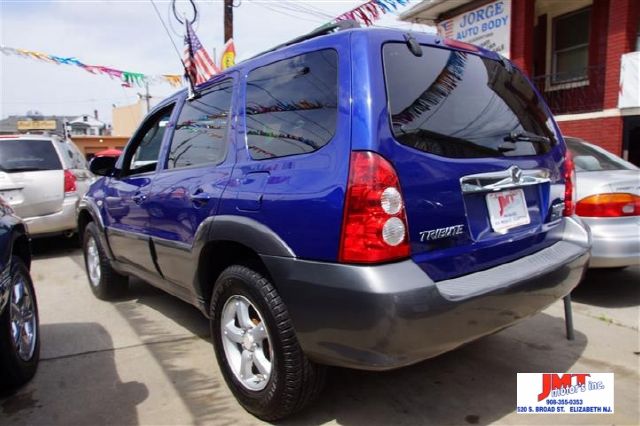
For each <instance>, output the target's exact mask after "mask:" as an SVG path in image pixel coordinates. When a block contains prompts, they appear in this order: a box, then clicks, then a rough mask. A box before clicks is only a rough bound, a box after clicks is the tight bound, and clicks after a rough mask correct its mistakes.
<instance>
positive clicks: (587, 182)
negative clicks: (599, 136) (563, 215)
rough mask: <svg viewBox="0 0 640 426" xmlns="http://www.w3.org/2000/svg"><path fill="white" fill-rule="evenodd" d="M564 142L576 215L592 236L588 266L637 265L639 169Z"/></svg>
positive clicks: (571, 141) (595, 150)
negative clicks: (570, 161) (573, 185)
mask: <svg viewBox="0 0 640 426" xmlns="http://www.w3.org/2000/svg"><path fill="white" fill-rule="evenodd" d="M565 141H566V142H567V146H568V147H569V150H570V151H571V153H572V154H573V162H574V164H575V168H576V201H577V202H576V214H577V215H578V216H581V217H582V219H583V220H584V222H586V223H587V224H588V225H589V226H590V227H591V233H592V236H593V247H592V249H591V263H590V267H592V268H621V267H626V266H630V265H636V264H638V263H640V169H638V167H636V166H634V165H633V164H631V163H629V162H627V161H625V160H623V159H621V158H619V157H617V156H615V155H613V154H611V153H609V152H607V151H605V150H604V149H602V148H600V147H597V146H595V145H592V144H590V143H586V142H585V141H583V140H581V139H577V138H571V137H566V138H565Z"/></svg>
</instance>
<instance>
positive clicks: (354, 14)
mask: <svg viewBox="0 0 640 426" xmlns="http://www.w3.org/2000/svg"><path fill="white" fill-rule="evenodd" d="M409 1H410V0H370V1H368V2H366V3H363V4H361V5H360V6H358V7H355V8H353V9H351V10H349V11H348V12H345V13H343V14H342V15H340V16H338V17H337V18H335V19H334V21H335V22H338V21H345V20H351V21H357V22H359V23H360V24H361V25H364V26H367V27H369V26H371V25H373V22H374V21H376V20H378V19H380V17H381V16H382V15H384V14H387V13H393V12H394V11H395V10H397V9H398V6H406V5H407V3H409Z"/></svg>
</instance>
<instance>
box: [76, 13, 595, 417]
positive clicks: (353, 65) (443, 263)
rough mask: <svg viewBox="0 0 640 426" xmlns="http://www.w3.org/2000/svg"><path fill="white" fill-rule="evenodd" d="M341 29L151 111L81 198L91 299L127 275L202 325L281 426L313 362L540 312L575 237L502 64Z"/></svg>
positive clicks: (471, 53)
mask: <svg viewBox="0 0 640 426" xmlns="http://www.w3.org/2000/svg"><path fill="white" fill-rule="evenodd" d="M345 26H347V27H348V25H345V24H341V25H337V26H335V27H329V28H325V29H322V30H318V31H316V32H314V33H311V34H310V35H308V36H305V37H301V38H299V39H296V40H293V41H292V42H290V43H287V44H285V45H282V46H279V47H278V48H275V49H273V50H271V51H269V52H266V53H264V54H261V55H259V56H257V57H255V58H252V59H250V60H247V61H245V62H242V63H240V64H238V65H236V66H235V67H233V68H230V69H228V70H226V71H225V72H223V73H222V74H221V75H217V76H216V77H214V78H213V79H211V80H210V81H209V82H207V83H206V84H203V85H202V86H199V87H196V88H195V91H194V93H189V92H188V91H186V90H183V91H180V92H178V93H176V94H175V95H173V96H171V97H169V98H168V99H166V100H164V101H163V102H162V103H161V104H160V105H158V106H157V107H156V108H155V109H154V110H153V111H152V112H151V113H150V114H149V115H148V116H147V118H146V119H145V120H144V122H143V123H142V124H141V126H140V128H139V129H138V130H137V132H136V133H135V134H134V135H133V137H132V138H131V140H130V142H129V144H128V145H127V147H126V149H125V151H124V153H123V154H122V156H121V157H120V158H119V159H118V160H117V162H115V163H114V162H113V160H111V159H109V158H98V159H95V160H94V161H93V163H92V164H91V169H92V171H93V172H94V173H96V174H98V175H102V176H103V177H102V178H100V179H99V180H97V181H96V182H95V183H94V184H93V186H92V187H91V189H90V190H89V192H88V193H87V195H86V197H85V198H84V200H83V201H82V204H81V207H80V214H79V229H80V230H81V233H82V235H84V252H85V259H86V268H87V273H88V277H89V282H90V285H91V289H92V290H93V292H94V293H95V295H96V296H97V297H99V298H110V297H113V296H117V295H118V294H120V293H121V292H122V291H124V290H125V289H126V287H127V277H128V276H129V275H134V276H136V277H139V278H141V279H143V280H145V281H148V282H150V283H152V284H153V285H155V286H157V287H159V288H161V289H164V290H166V291H167V292H169V293H171V294H173V295H175V296H177V297H179V298H180V299H183V300H185V301H187V302H189V303H192V304H193V305H195V306H197V307H198V308H199V309H200V310H201V311H202V312H203V314H204V315H206V316H207V318H209V319H210V323H211V333H212V340H213V346H214V349H215V353H216V356H217V359H218V362H219V364H220V367H221V370H222V373H223V375H224V377H225V380H226V382H227V384H228V385H229V387H230V388H231V390H232V391H233V393H234V394H235V396H236V398H237V399H238V401H239V402H240V403H241V404H242V405H243V407H245V408H246V409H247V410H248V411H249V412H251V413H253V414H254V415H256V416H258V417H260V418H262V419H265V420H276V419H281V418H283V417H286V416H287V415H289V414H291V413H293V412H295V411H297V410H299V409H300V408H302V407H303V406H304V405H305V404H307V403H308V402H309V401H311V400H312V399H313V397H314V396H315V395H316V394H317V393H318V392H319V391H320V389H321V387H322V383H323V378H324V371H325V368H324V366H326V365H330V366H340V367H348V368H357V369H366V370H388V369H393V368H398V367H402V366H406V365H410V364H413V363H417V362H420V361H422V360H425V359H428V358H431V357H434V356H436V355H438V354H441V353H443V352H446V351H449V350H452V349H454V348H456V347H458V346H460V345H463V344H465V343H467V342H470V341H472V340H474V339H477V338H479V337H482V336H486V335H489V334H491V333H495V332H497V331H499V330H501V329H503V328H505V327H508V326H510V325H513V324H514V323H516V322H517V321H519V320H522V319H524V318H526V317H529V316H531V315H533V314H535V313H537V312H539V311H540V310H542V309H544V308H545V307H547V306H548V305H550V304H551V303H553V302H554V301H556V300H557V299H559V298H561V297H563V296H565V295H567V294H568V293H569V292H570V291H571V290H572V289H573V287H575V286H576V285H577V284H578V282H579V280H580V278H581V276H582V274H583V271H584V268H585V266H586V264H587V262H588V257H589V234H588V232H587V230H586V229H585V228H584V226H583V225H582V224H581V222H580V221H579V220H578V219H577V218H576V217H575V216H574V215H573V204H574V196H573V194H574V193H573V183H574V177H573V166H572V163H571V159H570V158H569V157H567V155H566V153H567V150H566V146H565V144H564V142H563V139H562V136H561V135H560V131H559V129H558V127H557V125H556V123H555V121H554V119H553V117H552V115H551V113H550V112H549V109H548V108H547V106H546V105H545V104H544V102H543V100H542V99H541V98H540V96H539V95H538V93H537V92H536V91H535V89H534V88H533V87H532V85H531V84H530V82H529V80H528V79H527V78H526V77H525V76H524V75H523V74H522V73H521V72H520V71H519V70H518V69H517V68H516V67H514V66H513V65H512V64H511V63H510V62H509V61H508V60H506V59H505V58H503V57H501V56H499V55H497V54H495V53H493V52H489V51H486V50H483V49H480V48H478V47H475V46H472V45H468V44H463V43H459V42H456V41H451V40H446V39H441V38H438V37H436V36H432V35H427V34H413V33H412V34H409V33H406V32H403V31H399V30H387V29H357V28H347V29H345V28H344V27H345Z"/></svg>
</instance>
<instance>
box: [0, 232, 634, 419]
mask: <svg viewBox="0 0 640 426" xmlns="http://www.w3.org/2000/svg"><path fill="white" fill-rule="evenodd" d="M32 276H33V279H34V282H35V286H36V292H37V296H38V302H39V308H40V318H41V338H42V341H41V345H42V350H41V363H40V367H39V369H38V373H37V375H36V377H35V378H34V380H33V381H31V382H30V383H29V384H27V385H26V386H24V387H23V388H21V389H20V390H18V391H17V392H16V393H15V394H13V395H11V396H8V397H4V398H0V425H3V426H5V425H6V426H13V425H41V424H55V425H98V424H117V425H126V424H145V425H165V424H180V425H188V424H220V425H224V424H234V425H236V424H256V423H260V421H259V420H257V419H255V418H254V417H252V416H251V415H249V414H248V413H246V412H245V411H244V410H243V409H242V408H241V407H240V406H239V405H238V404H237V403H236V401H235V399H234V398H233V396H232V395H231V393H230V392H229V390H228V389H227V387H226V385H225V383H224V380H223V378H222V376H221V374H220V371H219V369H218V366H217V364H216V361H215V358H214V354H213V350H212V348H211V343H210V339H209V324H208V321H207V320H206V319H205V318H204V317H203V316H202V315H201V314H200V312H199V311H198V310H197V309H195V308H194V307H192V306H190V305H188V304H185V303H183V302H181V301H179V300H178V299H175V298H173V297H172V296H169V295H168V294H165V293H163V292H162V291H160V290H157V289H155V288H153V287H151V286H150V285H147V284H145V283H143V282H141V281H139V280H133V281H132V285H131V289H130V291H129V293H128V295H127V296H126V297H125V298H123V299H121V300H118V301H116V302H103V301H100V300H97V299H95V298H94V297H93V295H92V294H91V291H90V289H89V286H88V283H87V279H86V276H85V272H84V267H83V260H82V253H81V251H80V250H79V249H77V248H74V247H73V245H72V244H70V243H69V242H68V241H66V240H64V239H47V240H40V241H36V242H35V244H34V261H33V265H32ZM573 300H574V303H573V309H574V323H575V330H576V339H575V340H574V341H568V340H566V338H565V334H564V327H565V323H564V317H563V307H562V303H561V302H558V303H556V304H554V305H552V306H551V307H549V308H548V309H547V310H545V311H544V312H542V313H540V314H538V315H536V316H535V317H533V318H530V319H527V320H526V321H523V322H521V323H519V324H518V325H516V326H514V327H512V328H509V329H507V330H504V331H502V332H500V333H497V334H495V335H492V336H489V337H486V338H484V339H481V340H479V341H476V342H474V343H471V344H469V345H467V346H464V347H462V348H460V349H458V350H455V351H453V352H450V353H447V354H445V355H442V356H439V357H437V358H435V359H432V360H428V361H425V362H422V363H420V364H417V365H414V366H411V367H407V368H403V369H399V370H395V371H391V372H385V373H374V372H363V371H351V370H345V369H338V368H334V369H331V370H330V372H329V376H328V383H327V386H326V388H325V390H324V392H323V393H322V395H321V396H320V398H319V400H318V401H317V402H316V403H314V404H313V405H312V406H310V407H308V409H306V410H305V411H304V412H302V413H299V414H297V415H295V416H294V417H292V418H291V419H288V420H287V421H285V422H283V424H306V425H320V424H343V425H354V426H355V425H387V424H389V425H391V424H393V425H417V424H451V425H465V424H509V425H511V424H554V425H557V424H619V425H620V424H630V425H637V424H640V414H639V408H638V407H640V396H639V394H640V386H639V383H640V381H639V370H640V369H639V360H640V357H639V353H640V352H639V351H640V342H639V335H638V323H639V314H640V267H638V266H635V267H632V268H627V269H624V270H617V271H609V270H607V271H604V270H602V271H601V270H597V271H593V272H590V273H589V274H588V275H587V277H586V280H585V281H584V282H583V283H582V284H581V285H580V286H579V287H578V288H577V289H576V290H575V291H574V293H573ZM518 372H574V373H588V372H613V373H615V413H614V414H610V415H605V414H589V415H587V414H579V415H575V414H574V415H541V414H538V415H522V414H516V413H515V408H516V373H518Z"/></svg>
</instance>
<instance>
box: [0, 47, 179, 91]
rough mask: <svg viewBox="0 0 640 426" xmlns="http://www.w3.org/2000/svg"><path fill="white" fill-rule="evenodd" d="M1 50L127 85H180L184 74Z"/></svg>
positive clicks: (7, 53)
mask: <svg viewBox="0 0 640 426" xmlns="http://www.w3.org/2000/svg"><path fill="white" fill-rule="evenodd" d="M0 51H1V52H2V53H3V54H4V55H9V56H20V57H23V58H31V59H36V60H39V61H42V62H47V63H50V64H56V65H72V66H76V67H80V68H82V69H84V70H85V71H87V72H89V73H91V74H101V75H106V76H109V77H110V78H113V79H117V80H121V81H122V85H124V86H125V87H132V86H138V87H144V85H145V84H158V83H169V84H170V85H171V86H173V87H179V86H180V85H181V84H182V76H181V75H178V74H161V75H147V74H142V73H139V72H133V71H125V70H119V69H116V68H111V67H106V66H103V65H89V64H85V63H84V62H81V61H80V60H79V59H77V58H74V57H63V56H56V55H50V54H47V53H42V52H36V51H33V50H27V49H16V48H14V47H9V46H0Z"/></svg>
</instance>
